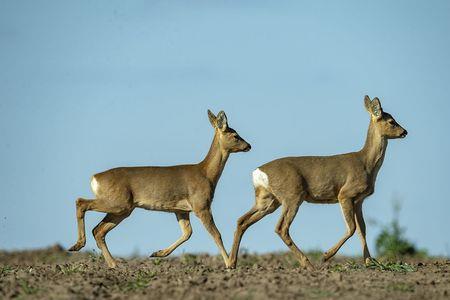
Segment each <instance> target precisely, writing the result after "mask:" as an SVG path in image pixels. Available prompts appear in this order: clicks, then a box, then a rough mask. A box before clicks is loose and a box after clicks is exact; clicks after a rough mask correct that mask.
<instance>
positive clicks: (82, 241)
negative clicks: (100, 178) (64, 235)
mask: <svg viewBox="0 0 450 300" xmlns="http://www.w3.org/2000/svg"><path fill="white" fill-rule="evenodd" d="M93 201H94V200H86V199H83V198H78V199H77V201H76V202H75V204H76V210H77V227H78V240H77V242H76V243H75V244H74V245H73V246H72V247H70V248H69V251H78V250H80V249H81V248H83V247H84V245H86V230H85V227H84V215H85V213H86V211H87V210H90V209H91V205H92V203H93Z"/></svg>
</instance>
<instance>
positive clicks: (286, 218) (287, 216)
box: [275, 201, 315, 270]
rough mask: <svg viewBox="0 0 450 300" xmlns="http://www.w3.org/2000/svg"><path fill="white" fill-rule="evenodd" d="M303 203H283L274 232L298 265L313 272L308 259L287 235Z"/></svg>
mask: <svg viewBox="0 0 450 300" xmlns="http://www.w3.org/2000/svg"><path fill="white" fill-rule="evenodd" d="M302 202H303V201H298V202H295V201H292V202H291V203H283V211H282V213H281V217H280V220H279V221H278V223H277V226H276V228H275V232H276V233H277V234H278V235H279V236H280V238H281V239H282V240H283V242H284V243H285V244H286V246H288V248H289V249H290V250H291V251H292V253H293V254H294V255H295V257H296V258H297V260H298V261H299V262H300V265H301V266H302V267H303V268H306V269H308V270H314V269H315V268H314V266H313V265H312V264H311V262H310V261H309V259H308V257H306V255H305V254H304V253H303V252H302V251H301V250H300V249H299V248H298V247H297V245H296V244H295V243H294V241H293V240H292V238H291V236H290V234H289V228H290V226H291V224H292V221H293V220H294V218H295V216H296V214H297V211H298V208H299V207H300V204H301V203H302Z"/></svg>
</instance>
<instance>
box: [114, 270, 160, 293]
mask: <svg viewBox="0 0 450 300" xmlns="http://www.w3.org/2000/svg"><path fill="white" fill-rule="evenodd" d="M155 276H156V272H155V271H138V273H137V274H136V277H135V278H134V279H133V280H129V281H127V282H125V283H124V284H122V285H121V286H120V289H121V290H122V291H124V292H129V291H135V290H139V289H144V288H146V287H148V284H149V283H150V280H152V278H153V277H155Z"/></svg>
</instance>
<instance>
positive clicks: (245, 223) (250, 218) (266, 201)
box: [229, 188, 280, 268]
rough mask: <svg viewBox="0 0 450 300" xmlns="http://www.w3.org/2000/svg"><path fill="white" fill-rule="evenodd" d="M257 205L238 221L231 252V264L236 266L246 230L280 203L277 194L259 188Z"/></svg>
mask: <svg viewBox="0 0 450 300" xmlns="http://www.w3.org/2000/svg"><path fill="white" fill-rule="evenodd" d="M255 193H256V201H255V205H254V206H253V207H252V208H251V209H250V210H249V211H248V212H247V213H246V214H244V215H243V216H242V217H240V218H239V219H238V221H237V227H236V231H235V233H234V240H233V247H232V249H231V253H230V259H229V265H230V267H231V268H235V267H236V264H237V256H238V251H239V245H240V243H241V240H242V236H243V235H244V233H245V231H246V230H247V229H248V228H249V227H250V226H251V225H253V224H255V223H256V222H258V221H259V220H261V219H262V218H264V217H265V216H267V215H268V214H271V213H273V212H274V211H275V210H276V209H277V208H278V207H279V206H280V203H279V202H278V200H276V199H275V196H274V195H273V194H271V193H269V192H268V191H267V190H266V189H263V188H257V190H256V191H255Z"/></svg>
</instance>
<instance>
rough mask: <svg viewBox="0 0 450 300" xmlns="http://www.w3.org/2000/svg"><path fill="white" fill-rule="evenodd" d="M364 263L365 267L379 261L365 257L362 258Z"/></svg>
mask: <svg viewBox="0 0 450 300" xmlns="http://www.w3.org/2000/svg"><path fill="white" fill-rule="evenodd" d="M364 264H365V265H366V267H370V266H373V265H377V264H380V263H379V262H378V261H377V260H376V259H375V258H372V257H367V258H366V259H365V260H364Z"/></svg>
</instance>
